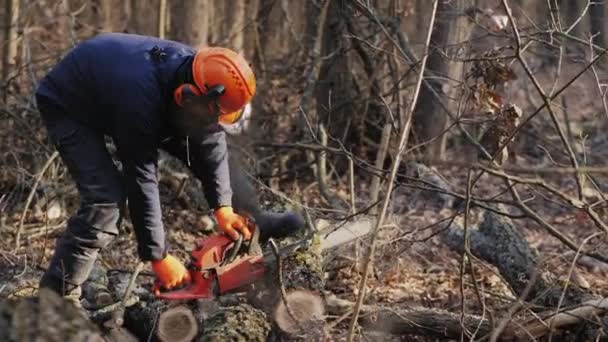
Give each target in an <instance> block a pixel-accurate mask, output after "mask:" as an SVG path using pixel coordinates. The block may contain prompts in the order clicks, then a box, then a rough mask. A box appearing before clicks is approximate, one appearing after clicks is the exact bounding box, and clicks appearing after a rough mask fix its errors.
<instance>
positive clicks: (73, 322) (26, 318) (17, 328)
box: [0, 289, 103, 342]
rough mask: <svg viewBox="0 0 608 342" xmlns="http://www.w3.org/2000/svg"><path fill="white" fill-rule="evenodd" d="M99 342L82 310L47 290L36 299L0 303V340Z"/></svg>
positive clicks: (99, 334)
mask: <svg viewBox="0 0 608 342" xmlns="http://www.w3.org/2000/svg"><path fill="white" fill-rule="evenodd" d="M41 340H44V341H57V342H59V341H99V342H102V341H103V338H102V336H101V333H100V331H99V329H98V328H97V326H95V324H93V323H92V322H91V321H90V320H88V318H87V317H86V315H85V314H84V312H83V311H81V310H80V309H78V308H76V307H75V306H74V305H72V304H71V303H69V302H67V301H66V300H64V299H62V298H61V297H59V296H58V295H57V294H56V293H55V292H53V291H51V290H48V289H40V291H39V292H38V297H33V298H22V299H20V300H18V301H16V300H6V301H0V341H41Z"/></svg>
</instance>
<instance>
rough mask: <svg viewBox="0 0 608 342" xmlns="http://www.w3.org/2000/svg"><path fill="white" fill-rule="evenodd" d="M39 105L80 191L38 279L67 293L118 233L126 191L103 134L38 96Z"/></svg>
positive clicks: (43, 283)
mask: <svg viewBox="0 0 608 342" xmlns="http://www.w3.org/2000/svg"><path fill="white" fill-rule="evenodd" d="M38 107H39V109H40V112H41V115H42V118H43V120H44V122H45V124H46V127H47V131H48V134H49V137H50V138H51V140H52V142H53V143H54V144H55V146H56V148H57V150H58V151H59V154H60V155H61V158H62V160H63V162H64V163H65V165H66V167H67V169H68V171H69V173H70V175H71V176H72V178H73V179H74V181H75V182H76V186H77V188H78V191H79V193H80V208H79V209H78V211H77V212H76V214H75V215H74V216H72V217H71V218H70V219H69V221H68V223H67V227H66V231H65V232H64V234H63V235H62V236H61V238H60V239H59V240H58V241H57V245H56V247H55V253H54V254H53V257H52V259H51V262H50V265H49V268H48V269H47V271H46V273H45V274H44V276H43V277H42V280H41V281H40V286H41V287H47V288H51V289H53V290H55V291H56V292H58V293H60V294H62V295H69V294H70V293H71V292H73V291H74V290H80V288H79V285H80V284H82V283H83V282H84V281H85V280H86V279H87V277H88V276H89V273H90V272H91V269H92V267H93V264H94V262H95V259H96V257H97V253H98V252H99V250H100V249H102V248H104V247H106V246H107V245H108V244H109V243H110V242H111V241H112V240H113V239H114V238H115V237H116V236H117V235H118V225H119V224H120V221H121V219H122V217H123V213H124V210H125V209H124V208H125V200H126V195H125V190H124V186H123V184H122V183H123V182H122V176H121V173H120V172H119V171H118V169H117V168H116V166H115V165H114V162H113V161H112V158H111V157H110V154H109V153H108V151H107V149H106V146H105V142H104V136H103V134H100V133H98V132H95V131H94V130H92V129H90V128H88V127H86V126H84V125H82V124H80V123H78V122H76V121H74V120H73V119H70V118H69V117H67V116H66V115H65V114H64V113H62V112H61V109H59V108H58V107H55V106H54V105H52V104H49V103H45V102H44V101H43V100H42V101H41V100H40V99H39V100H38Z"/></svg>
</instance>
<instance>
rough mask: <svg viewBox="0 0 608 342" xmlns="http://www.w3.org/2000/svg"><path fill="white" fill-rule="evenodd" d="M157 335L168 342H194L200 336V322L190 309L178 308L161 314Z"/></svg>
mask: <svg viewBox="0 0 608 342" xmlns="http://www.w3.org/2000/svg"><path fill="white" fill-rule="evenodd" d="M156 334H157V335H158V338H159V339H160V340H161V341H166V342H174V341H175V342H177V341H179V342H181V341H184V342H186V341H192V339H193V338H194V337H195V336H196V335H197V334H198V322H197V321H196V319H195V318H194V314H193V313H192V310H190V309H189V308H188V307H186V306H176V307H173V308H169V309H168V310H165V311H164V312H163V313H161V314H160V316H159V317H158V329H157V333H156Z"/></svg>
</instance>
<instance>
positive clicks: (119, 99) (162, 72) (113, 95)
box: [38, 33, 195, 135]
mask: <svg viewBox="0 0 608 342" xmlns="http://www.w3.org/2000/svg"><path fill="white" fill-rule="evenodd" d="M194 53H195V52H194V50H193V49H192V48H190V47H189V46H186V45H183V44H181V43H177V42H173V41H167V40H161V39H157V38H154V37H145V36H138V35H131V34H118V33H109V34H102V35H99V36H96V37H94V38H91V39H89V40H87V41H84V42H82V43H81V44H79V45H78V46H76V47H75V48H74V49H73V50H72V51H70V52H69V53H68V54H67V55H66V56H65V58H64V59H63V60H62V61H61V62H60V63H59V64H57V66H55V68H53V70H52V71H51V72H50V73H49V74H48V75H47V76H46V77H45V78H44V79H43V80H42V81H41V83H40V86H39V88H38V95H42V96H44V97H47V98H48V99H50V100H51V101H52V102H54V103H55V104H56V105H59V106H61V107H62V109H63V110H64V111H65V113H66V114H67V115H69V116H71V117H73V118H74V119H76V120H78V121H81V122H82V123H83V124H85V125H88V126H91V127H92V128H96V129H101V130H102V131H103V132H104V133H107V134H110V135H112V133H113V131H114V127H115V126H116V125H120V124H121V123H122V121H124V120H126V119H127V118H129V117H130V118H131V119H135V120H141V121H143V122H144V123H145V121H148V120H152V121H158V120H159V117H160V114H161V112H162V111H164V110H166V104H167V102H168V99H170V96H171V91H170V88H171V83H172V82H173V79H172V78H173V76H174V75H175V71H176V70H177V69H178V68H179V67H180V65H182V64H183V63H185V62H186V60H187V59H188V58H190V57H191V56H192V55H193V54H194ZM156 124H158V123H156Z"/></svg>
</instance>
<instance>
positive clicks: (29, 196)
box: [15, 151, 59, 251]
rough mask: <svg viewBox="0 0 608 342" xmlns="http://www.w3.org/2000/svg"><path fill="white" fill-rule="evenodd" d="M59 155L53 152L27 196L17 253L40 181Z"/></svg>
mask: <svg viewBox="0 0 608 342" xmlns="http://www.w3.org/2000/svg"><path fill="white" fill-rule="evenodd" d="M58 155H59V152H57V151H55V152H53V154H51V156H50V157H49V159H47V161H46V163H45V164H44V166H42V169H40V171H39V172H38V176H36V181H35V182H34V185H33V186H32V190H30V193H29V195H28V196H27V201H26V202H25V208H23V213H21V219H20V220H19V227H18V228H17V232H16V235H15V251H17V250H18V249H19V242H20V239H21V231H22V230H23V222H24V221H25V216H26V214H27V210H28V209H29V207H30V204H31V203H32V199H33V198H34V194H35V193H36V189H37V188H38V184H39V183H40V180H41V179H42V176H43V175H44V173H45V172H46V170H47V169H48V168H49V167H50V166H51V164H52V163H53V161H54V160H55V158H57V156H58Z"/></svg>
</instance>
